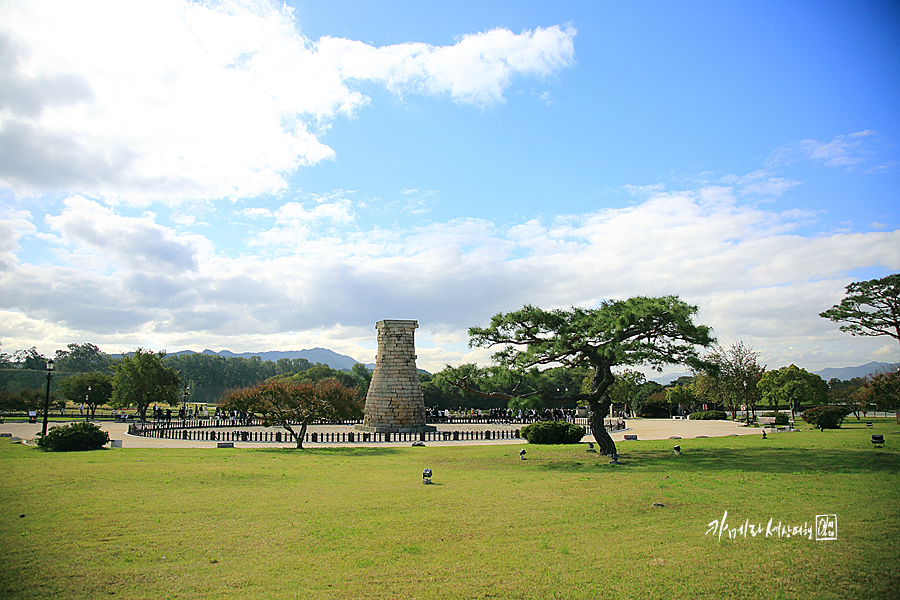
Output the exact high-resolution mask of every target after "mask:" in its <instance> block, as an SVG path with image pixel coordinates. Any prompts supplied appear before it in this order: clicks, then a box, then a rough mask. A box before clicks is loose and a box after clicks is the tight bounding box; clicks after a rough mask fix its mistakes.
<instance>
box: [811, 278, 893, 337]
mask: <svg viewBox="0 0 900 600" xmlns="http://www.w3.org/2000/svg"><path fill="white" fill-rule="evenodd" d="M819 316H820V317H822V318H825V319H830V320H832V321H834V322H835V323H844V325H841V327H840V329H841V331H843V332H845V333H849V334H850V335H864V336H880V335H887V336H890V337H892V338H894V339H895V340H897V342H898V343H900V273H893V274H891V275H888V276H887V277H882V278H881V279H870V280H869V281H858V282H854V283H851V284H850V285H848V286H847V295H846V297H845V298H844V299H843V300H841V303H840V304H835V305H834V306H832V307H831V308H829V309H828V310H826V311H824V312H821V313H819Z"/></svg>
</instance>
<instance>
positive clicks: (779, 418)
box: [759, 412, 790, 425]
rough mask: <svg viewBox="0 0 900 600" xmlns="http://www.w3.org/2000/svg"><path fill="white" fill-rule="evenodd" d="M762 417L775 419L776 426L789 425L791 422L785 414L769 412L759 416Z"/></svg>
mask: <svg viewBox="0 0 900 600" xmlns="http://www.w3.org/2000/svg"><path fill="white" fill-rule="evenodd" d="M759 416H760V417H775V424H776V425H787V424H788V423H789V422H790V419H789V418H788V416H787V415H786V414H784V413H780V412H767V413H765V414H762V415H759Z"/></svg>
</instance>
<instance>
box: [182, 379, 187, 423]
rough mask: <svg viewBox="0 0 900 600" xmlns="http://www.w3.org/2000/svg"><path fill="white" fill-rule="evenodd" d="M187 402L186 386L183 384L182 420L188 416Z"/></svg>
mask: <svg viewBox="0 0 900 600" xmlns="http://www.w3.org/2000/svg"><path fill="white" fill-rule="evenodd" d="M187 401H188V384H186V383H185V384H184V399H183V404H182V407H181V410H182V415H184V416H183V417H182V419H187V416H188V410H187Z"/></svg>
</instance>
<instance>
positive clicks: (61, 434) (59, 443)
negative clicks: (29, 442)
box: [37, 421, 109, 452]
mask: <svg viewBox="0 0 900 600" xmlns="http://www.w3.org/2000/svg"><path fill="white" fill-rule="evenodd" d="M107 442H109V434H108V433H106V432H105V431H103V430H102V429H100V428H99V427H97V426H96V425H94V424H93V423H89V422H87V421H84V422H80V423H72V424H71V425H67V426H65V427H51V428H50V431H48V432H47V435H41V434H38V438H37V445H38V446H39V447H41V448H43V449H44V450H50V451H52V452H72V451H80V450H99V449H100V448H102V447H103V445H104V444H106V443H107Z"/></svg>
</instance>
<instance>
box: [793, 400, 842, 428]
mask: <svg viewBox="0 0 900 600" xmlns="http://www.w3.org/2000/svg"><path fill="white" fill-rule="evenodd" d="M851 412H853V410H852V409H850V408H848V407H846V406H817V407H815V408H810V409H809V410H805V411H803V414H801V415H800V416H801V417H803V420H804V421H806V422H807V423H809V424H811V425H815V426H816V427H818V428H819V429H839V428H840V426H841V423H842V422H843V421H844V417H846V416H847V415H849V414H850V413H851Z"/></svg>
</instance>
